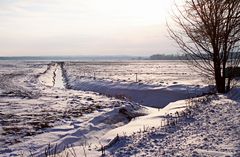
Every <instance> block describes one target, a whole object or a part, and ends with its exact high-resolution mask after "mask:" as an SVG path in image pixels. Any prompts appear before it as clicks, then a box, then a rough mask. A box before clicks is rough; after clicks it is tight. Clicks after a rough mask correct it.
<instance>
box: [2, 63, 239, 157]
mask: <svg viewBox="0 0 240 157" xmlns="http://www.w3.org/2000/svg"><path fill="white" fill-rule="evenodd" d="M206 83H207V82H206V81H205V80H204V78H202V77H200V76H199V75H197V73H195V72H194V71H192V70H191V69H190V68H189V67H188V66H187V65H186V64H183V63H182V62H180V61H158V62H157V61H141V62H137V61H136V62H135V61H131V62H130V61H125V62H69V61H68V62H43V61H38V62H36V61H35V62H33V61H18V62H13V61H11V62H10V61H1V62H0V146H1V147H0V156H2V157H8V156H46V154H48V155H49V154H52V153H54V154H56V153H60V154H59V155H58V156H61V155H63V156H67V155H66V154H67V153H68V155H69V156H80V157H81V156H101V155H102V154H106V155H107V156H112V155H113V156H164V155H166V156H176V155H179V156H184V155H186V156H191V155H193V154H194V153H195V154H197V155H200V156H201V154H202V155H203V156H204V155H205V156H221V155H223V156H225V155H227V156H234V155H235V154H236V153H239V149H240V148H239V136H238V134H237V133H238V132H239V131H240V130H239V126H240V125H239V102H238V101H239V97H240V96H239V91H238V90H237V89H236V90H235V91H233V92H232V93H231V96H229V95H227V96H226V95H225V96H223V95H219V96H212V97H213V98H212V99H211V100H208V99H207V101H206V102H205V101H204V102H201V103H200V104H198V103H196V102H197V101H196V100H193V99H189V98H191V97H196V96H202V95H204V94H206V93H208V92H209V91H210V90H211V86H207V84H206ZM196 99H199V100H201V99H204V100H205V99H206V98H205V97H199V98H196ZM190 100H191V101H190ZM196 104H197V105H199V106H200V107H199V108H198V109H197V110H196V107H195V106H196ZM226 104H230V105H226ZM205 108H207V109H205ZM221 108H222V109H223V110H221ZM232 110H234V113H231V112H230V111H232ZM186 111H188V113H189V112H190V114H186V115H187V116H186V115H185V114H183V113H185V112H186ZM212 113H216V114H219V115H222V116H221V117H219V116H216V114H212ZM176 115H177V116H176ZM231 115H233V119H232V118H231ZM176 117H177V118H176ZM229 117H230V118H229ZM175 118H176V119H177V120H176V121H177V123H176V124H175V125H174V127H172V125H170V123H171V124H172V123H173V119H175ZM209 118H213V119H212V120H210V122H209ZM169 119H170V120H169ZM224 120H226V121H225V123H220V122H221V121H224ZM174 122H175V121H174ZM228 123H230V124H231V125H230V124H228ZM211 124H213V125H211ZM214 127H216V128H217V129H213V128H214ZM234 127H235V128H234ZM198 128H200V129H201V130H198ZM229 128H230V130H228V129H229ZM196 130H198V131H199V132H196ZM212 130H214V131H215V132H214V131H213V132H212ZM179 132H180V133H179ZM209 134H212V135H215V136H217V137H214V136H213V137H212V136H211V137H210V135H209ZM223 134H224V136H223ZM219 137H223V138H219ZM184 140H188V141H187V143H186V142H184ZM205 143H206V145H204V146H202V144H205ZM209 143H212V144H211V145H210V144H209ZM48 144H50V145H51V147H49V146H48ZM188 144H189V145H188ZM215 145H219V146H215ZM225 145H227V146H225ZM200 146H201V147H200ZM69 147H70V148H69ZM173 148H174V149H173Z"/></svg>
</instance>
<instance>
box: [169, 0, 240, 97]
mask: <svg viewBox="0 0 240 157" xmlns="http://www.w3.org/2000/svg"><path fill="white" fill-rule="evenodd" d="M175 9H176V10H175V11H174V13H173V17H172V19H173V22H174V24H173V25H171V26H170V25H169V24H168V28H169V33H170V36H171V37H172V38H173V39H174V40H175V41H176V43H177V44H178V46H179V47H180V49H181V50H182V51H183V53H184V54H185V56H186V57H187V59H188V63H190V64H191V65H193V66H194V67H195V69H198V70H200V71H201V72H202V73H203V74H205V76H208V77H212V78H214V80H215V85H216V89H217V91H218V92H219V93H225V92H227V91H228V90H229V89H230V83H231V81H232V79H233V76H234V72H235V71H234V69H236V67H238V66H239V63H240V0H184V4H183V5H181V6H180V5H176V8H175ZM230 67H231V68H230ZM226 70H228V76H227V75H226Z"/></svg>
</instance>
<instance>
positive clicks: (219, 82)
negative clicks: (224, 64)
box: [214, 61, 225, 93]
mask: <svg viewBox="0 0 240 157" xmlns="http://www.w3.org/2000/svg"><path fill="white" fill-rule="evenodd" d="M214 71H215V82H216V88H217V92H218V93H225V78H224V77H222V75H221V66H220V64H219V62H217V61H215V62H214Z"/></svg>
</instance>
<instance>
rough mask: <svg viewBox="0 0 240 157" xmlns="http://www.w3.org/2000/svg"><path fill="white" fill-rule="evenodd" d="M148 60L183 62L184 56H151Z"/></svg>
mask: <svg viewBox="0 0 240 157" xmlns="http://www.w3.org/2000/svg"><path fill="white" fill-rule="evenodd" d="M148 59H149V60H184V59H186V56H184V55H165V54H154V55H151V56H150V57H149V58H148Z"/></svg>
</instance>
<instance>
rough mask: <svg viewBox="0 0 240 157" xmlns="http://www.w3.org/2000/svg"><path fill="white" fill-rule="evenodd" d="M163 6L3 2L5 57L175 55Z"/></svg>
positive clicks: (77, 0) (122, 1)
mask: <svg viewBox="0 0 240 157" xmlns="http://www.w3.org/2000/svg"><path fill="white" fill-rule="evenodd" d="M160 2H163V3H164V0H152V1H151V3H150V2H149V1H147V0H101V1H100V0H88V1H83V0H69V1H65V0H51V1H48V0H22V1H19V0H2V1H0V20H1V24H0V34H1V36H0V55H1V56H2V55H58V54H59V55H66V54H69V55H88V54H89V55H101V54H103V53H105V54H107V55H114V54H120V55H122V54H133V55H135V54H137V55H144V54H146V53H155V52H159V53H160V52H166V53H171V52H173V51H175V48H173V46H172V41H170V40H169V39H168V37H167V31H166V26H165V22H166V16H167V9H169V7H170V4H171V3H166V4H165V3H164V5H163V4H162V3H160ZM160 4H162V5H161V6H160Z"/></svg>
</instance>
